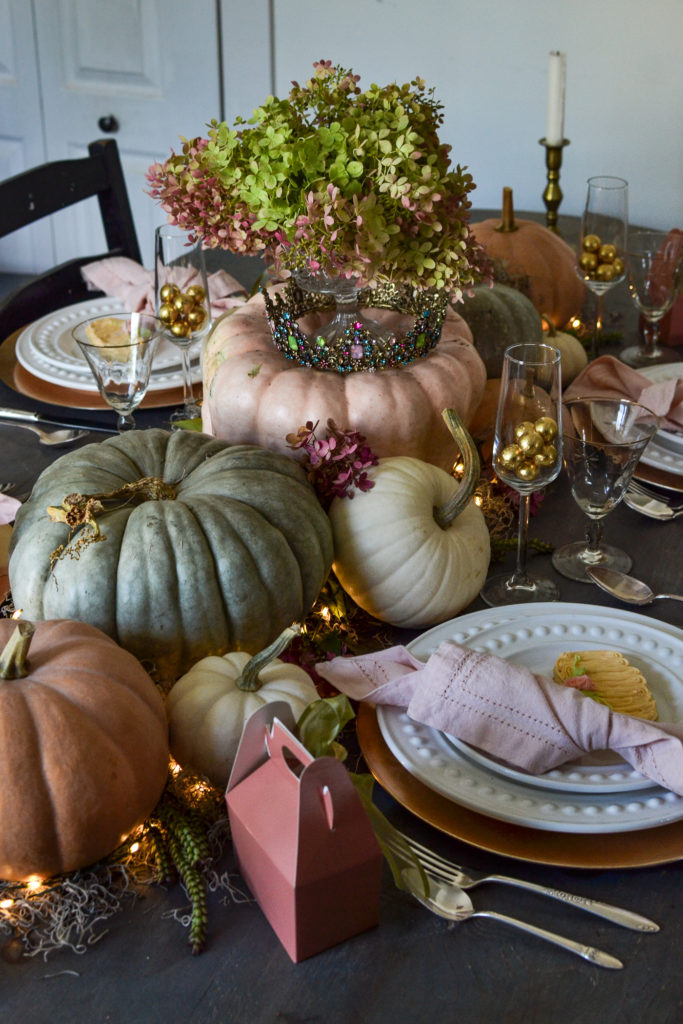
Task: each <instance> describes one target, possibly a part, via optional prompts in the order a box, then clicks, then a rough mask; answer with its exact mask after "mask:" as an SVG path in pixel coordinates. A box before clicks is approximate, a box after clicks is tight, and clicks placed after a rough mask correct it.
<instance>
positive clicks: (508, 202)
mask: <svg viewBox="0 0 683 1024" xmlns="http://www.w3.org/2000/svg"><path fill="white" fill-rule="evenodd" d="M495 230H496V231H500V232H502V234H506V235H507V234H509V233H510V232H511V231H519V228H518V227H517V225H516V224H515V208H514V206H513V204H512V189H511V188H510V186H509V185H506V186H505V188H504V189H503V209H502V212H501V222H500V224H497V225H496V228H495Z"/></svg>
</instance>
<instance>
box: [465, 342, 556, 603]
mask: <svg viewBox="0 0 683 1024" xmlns="http://www.w3.org/2000/svg"><path fill="white" fill-rule="evenodd" d="M561 388H562V381H561V371H560V353H559V351H558V349H556V348H555V347H554V346H553V345H544V344H535V343H530V342H529V343H522V344H520V345H512V346H511V347H510V348H508V349H506V350H505V355H504V357H503V371H502V380H501V386H500V397H499V400H498V412H497V415H496V430H495V435H494V441H493V468H494V470H495V473H496V475H497V476H498V478H499V479H500V480H502V481H503V483H506V484H507V485H508V487H512V488H513V489H514V490H515V491H518V493H519V496H520V500H519V531H518V538H517V566H516V568H515V571H514V572H513V574H512V576H507V575H505V574H503V575H498V576H493V577H491V578H490V579H489V580H488V582H487V583H486V584H485V586H484V589H483V590H482V591H481V597H482V599H483V600H484V601H485V602H486V603H487V604H489V605H501V604H516V603H518V602H525V601H556V600H557V598H558V597H559V590H558V588H557V586H556V584H555V583H553V582H552V580H548V579H542V578H536V577H531V576H529V575H528V573H527V570H526V557H527V536H528V532H529V500H530V498H531V495H532V493H533V492H534V491H538V490H540V489H541V488H542V487H545V486H546V485H547V484H549V483H550V482H551V480H554V479H555V477H556V476H557V475H558V474H559V472H560V469H561V468H562V430H561V416H562V405H561Z"/></svg>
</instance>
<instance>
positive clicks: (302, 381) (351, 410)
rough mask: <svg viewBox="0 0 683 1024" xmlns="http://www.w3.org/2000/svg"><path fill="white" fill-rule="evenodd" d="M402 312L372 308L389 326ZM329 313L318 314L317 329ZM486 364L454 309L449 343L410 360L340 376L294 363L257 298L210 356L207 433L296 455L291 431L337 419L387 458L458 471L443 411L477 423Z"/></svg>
mask: <svg viewBox="0 0 683 1024" xmlns="http://www.w3.org/2000/svg"><path fill="white" fill-rule="evenodd" d="M392 315H394V316H395V314H392V313H390V312H387V311H385V310H380V309H377V310H373V312H372V316H373V317H374V318H375V319H376V320H378V321H384V322H387V320H388V319H390V318H391V317H392ZM322 322H324V319H323V315H321V314H310V315H309V316H308V317H307V318H306V322H305V329H307V330H314V329H315V328H316V327H318V326H319V325H320V324H321V323H322ZM485 383H486V370H485V367H484V364H483V362H482V360H481V358H480V357H479V355H478V353H477V352H476V350H475V348H474V345H473V344H472V334H471V332H470V329H469V327H468V326H467V324H466V323H465V321H464V320H463V319H462V318H461V317H460V316H458V314H457V313H456V312H455V311H454V310H453V309H451V308H450V307H449V309H448V313H447V316H446V319H445V321H444V324H443V328H442V331H441V341H440V342H439V344H438V345H437V346H436V347H435V348H434V349H432V351H431V352H430V353H429V354H428V355H427V356H425V357H424V358H421V359H418V360H416V361H415V362H413V363H410V364H408V365H407V366H402V367H400V368H392V369H385V370H378V371H376V372H374V373H370V372H359V373H349V374H340V373H334V372H331V371H319V370H312V369H309V368H307V367H303V366H300V365H299V364H298V363H296V362H294V361H293V360H291V359H287V358H286V356H284V355H283V354H282V353H281V352H279V351H278V350H277V349H276V348H275V346H274V344H273V340H272V335H271V333H270V329H269V327H268V324H267V323H266V319H265V312H264V303H263V297H262V296H261V295H256V296H254V297H253V298H252V299H250V300H249V302H247V303H245V304H244V305H243V306H240V307H238V308H237V309H235V310H234V311H232V312H231V313H230V314H228V315H227V316H225V317H222V318H221V319H220V320H218V321H217V323H216V325H215V327H214V329H213V331H212V333H211V335H210V337H209V339H208V342H207V346H206V350H205V353H204V404H203V406H202V418H203V428H204V430H205V432H207V433H211V434H214V435H215V436H216V437H220V438H224V439H226V440H228V441H230V442H231V443H232V444H259V445H262V446H263V447H264V448H270V449H272V450H274V451H281V452H285V453H287V454H291V453H290V452H289V449H288V448H287V443H286V441H285V437H286V435H287V434H289V433H292V432H293V431H295V430H296V429H297V428H298V427H299V426H301V424H303V423H306V422H307V421H308V420H312V421H313V422H314V423H315V422H316V421H320V422H321V423H322V424H324V423H326V422H327V420H328V419H330V418H331V419H333V420H334V421H335V422H336V423H337V424H339V426H341V427H343V428H344V429H345V430H358V431H360V432H361V433H362V434H364V435H365V437H366V438H367V439H368V442H369V444H370V446H371V447H372V449H373V450H374V451H375V453H376V454H377V455H378V456H380V457H385V456H390V455H410V456H413V457H414V458H417V459H422V460H423V461H424V462H431V463H432V464H434V465H436V466H440V467H441V468H442V469H446V470H449V469H450V468H451V466H452V465H453V459H454V456H455V454H456V449H455V447H454V444H453V439H452V438H451V436H450V434H449V433H448V431H447V430H445V429H444V425H443V420H442V417H441V413H442V410H443V409H445V408H448V407H450V408H453V409H455V411H456V412H457V413H458V415H459V416H460V418H461V419H462V420H463V421H464V422H465V423H469V420H470V417H471V416H472V415H473V414H474V411H475V409H476V408H477V406H478V405H479V401H480V399H481V396H482V394H483V391H484V385H485Z"/></svg>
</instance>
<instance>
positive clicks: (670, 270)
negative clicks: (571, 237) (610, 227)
mask: <svg viewBox="0 0 683 1024" xmlns="http://www.w3.org/2000/svg"><path fill="white" fill-rule="evenodd" d="M680 263H681V245H680V241H679V239H678V238H677V236H676V235H675V234H674V233H667V232H666V231H647V230H637V231H629V236H628V252H627V255H626V265H627V271H628V287H629V291H630V293H631V298H632V299H633V302H634V303H635V306H636V309H637V310H638V312H639V313H640V314H641V315H642V318H643V320H644V321H645V323H644V328H643V333H644V342H645V343H644V344H638V345H630V346H629V347H628V348H625V349H623V350H622V351H621V352H620V353H619V358H620V359H621V361H622V362H623V363H627V364H628V365H629V366H635V367H638V366H654V365H656V364H657V363H664V362H670V361H672V360H674V359H677V358H678V357H677V356H676V355H674V353H673V352H671V351H668V352H665V351H664V349H662V348H661V347H660V345H659V325H660V322H661V320H662V319H663V318H664V317H665V316H666V314H667V313H668V312H669V310H670V309H671V307H672V306H673V304H674V301H675V299H676V296H677V294H678V289H679V286H680V278H681V271H680Z"/></svg>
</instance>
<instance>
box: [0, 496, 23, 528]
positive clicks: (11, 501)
mask: <svg viewBox="0 0 683 1024" xmlns="http://www.w3.org/2000/svg"><path fill="white" fill-rule="evenodd" d="M20 505H21V502H20V501H17V499H16V498H12V497H11V496H10V495H9V494H0V526H6V525H7V523H13V522H14V517H15V515H16V513H17V509H18V508H19V506H20Z"/></svg>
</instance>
